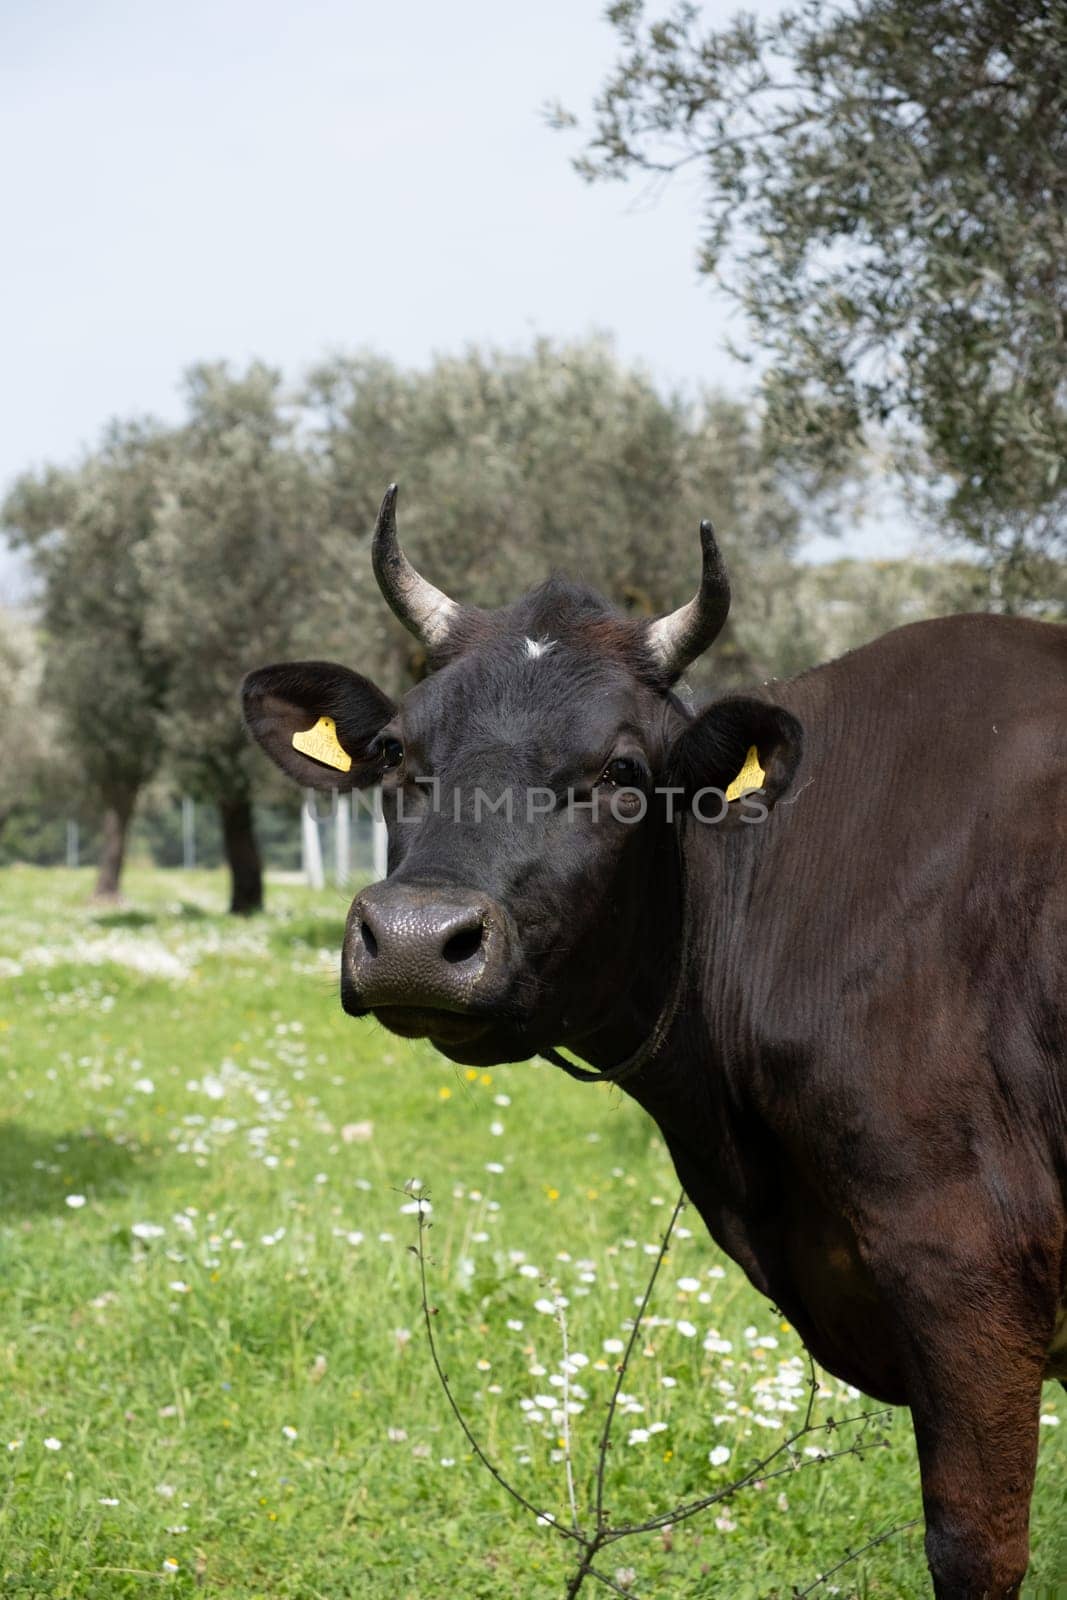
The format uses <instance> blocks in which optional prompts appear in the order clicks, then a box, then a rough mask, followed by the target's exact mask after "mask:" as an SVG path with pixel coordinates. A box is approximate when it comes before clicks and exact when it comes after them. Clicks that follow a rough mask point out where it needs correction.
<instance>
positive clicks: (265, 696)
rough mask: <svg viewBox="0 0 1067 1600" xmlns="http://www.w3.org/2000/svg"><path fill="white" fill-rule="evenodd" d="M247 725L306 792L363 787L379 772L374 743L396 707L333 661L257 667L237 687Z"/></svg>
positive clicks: (379, 760) (365, 680) (380, 766)
mask: <svg viewBox="0 0 1067 1600" xmlns="http://www.w3.org/2000/svg"><path fill="white" fill-rule="evenodd" d="M241 709H242V711H243V712H244V719H245V725H246V727H247V728H248V731H249V733H250V734H251V735H252V737H253V738H254V739H257V740H258V741H259V743H260V744H261V745H262V746H263V748H264V750H265V751H266V752H267V754H268V755H269V756H270V758H271V760H272V761H274V762H276V763H277V765H278V766H279V767H281V769H282V771H283V772H286V773H288V775H289V776H290V778H295V779H296V781H297V783H299V784H301V785H303V786H304V787H305V788H311V789H362V788H364V787H365V786H366V785H367V784H370V783H376V782H377V781H378V779H379V778H380V777H381V775H382V771H383V758H382V753H381V751H380V750H379V749H378V748H377V747H376V745H375V740H376V738H377V736H378V734H379V733H380V732H381V730H382V728H384V727H385V724H386V723H387V722H388V721H389V720H390V718H391V717H392V715H393V713H394V711H395V710H396V706H395V705H394V704H393V702H392V700H390V698H389V696H388V695H387V694H384V693H383V692H382V690H381V689H379V688H378V686H377V684H374V683H371V681H370V679H369V678H361V677H360V675H359V673H358V672H350V671H349V670H348V668H347V667H338V666H335V665H334V663H333V662H332V661H287V662H284V663H282V664H281V665H280V666H274V667H260V668H259V669H258V670H257V671H256V672H250V673H249V674H248V676H247V678H246V679H245V680H244V682H243V683H242V685H241Z"/></svg>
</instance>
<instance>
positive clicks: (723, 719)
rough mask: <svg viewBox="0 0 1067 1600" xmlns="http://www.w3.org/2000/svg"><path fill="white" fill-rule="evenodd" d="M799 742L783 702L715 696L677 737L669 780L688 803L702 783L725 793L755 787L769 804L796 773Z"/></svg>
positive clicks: (794, 721)
mask: <svg viewBox="0 0 1067 1600" xmlns="http://www.w3.org/2000/svg"><path fill="white" fill-rule="evenodd" d="M803 742H804V734H803V730H802V728H801V726H800V723H799V722H798V721H797V719H796V717H794V716H793V714H792V712H789V711H785V710H783V708H782V707H781V706H776V705H771V704H770V703H769V702H767V701H766V700H752V699H747V698H745V697H743V696H740V695H737V696H731V697H730V698H729V699H726V700H716V701H715V702H714V704H712V705H710V706H708V707H707V708H706V709H705V710H704V711H702V712H701V713H700V715H699V716H698V717H694V719H693V721H692V722H690V723H689V724H688V726H687V727H685V728H684V729H683V730H682V732H681V733H680V734H679V735H678V738H677V739H676V740H675V742H674V745H673V746H672V749H671V752H670V757H669V770H670V782H671V783H672V784H675V785H677V786H678V787H679V788H681V789H683V790H684V791H685V799H686V802H687V803H691V802H692V800H693V796H694V795H695V794H696V793H698V791H699V790H701V789H718V790H720V791H721V792H722V793H723V794H724V795H726V796H727V797H728V798H729V799H734V798H735V797H737V796H738V795H739V794H740V793H744V792H746V791H748V790H750V789H755V790H758V798H759V799H761V800H762V801H763V803H764V805H765V806H766V807H767V808H768V810H770V809H771V808H773V807H774V806H775V805H776V804H777V803H778V801H779V800H780V799H781V798H782V796H783V795H784V794H785V792H786V790H787V789H788V788H789V787H790V785H791V784H792V782H793V779H794V778H795V777H796V773H797V768H798V767H799V765H800V757H801V753H802V750H803ZM753 751H754V752H755V760H753V756H752V752H753ZM731 791H732V792H731Z"/></svg>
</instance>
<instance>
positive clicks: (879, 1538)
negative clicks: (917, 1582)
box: [793, 1517, 921, 1600]
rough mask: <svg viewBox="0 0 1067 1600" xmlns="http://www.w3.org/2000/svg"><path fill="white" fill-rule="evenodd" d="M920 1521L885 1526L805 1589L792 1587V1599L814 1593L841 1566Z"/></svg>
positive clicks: (833, 1575) (828, 1568) (917, 1524)
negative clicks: (881, 1531) (882, 1531)
mask: <svg viewBox="0 0 1067 1600" xmlns="http://www.w3.org/2000/svg"><path fill="white" fill-rule="evenodd" d="M920 1521H921V1519H920V1518H919V1517H912V1519H911V1521H910V1522H898V1523H897V1524H896V1525H895V1527H892V1528H887V1529H886V1531H885V1532H884V1533H877V1534H875V1536H874V1538H873V1539H868V1540H867V1543H866V1544H861V1545H860V1547H859V1549H858V1550H849V1551H848V1553H847V1554H846V1555H845V1556H844V1557H842V1559H841V1560H840V1561H837V1562H835V1563H834V1565H833V1566H832V1567H827V1569H826V1571H825V1572H820V1573H819V1576H818V1577H817V1578H816V1579H815V1582H814V1583H809V1584H808V1587H807V1588H806V1589H797V1588H794V1590H793V1600H804V1597H805V1596H806V1595H809V1594H814V1593H815V1591H816V1589H818V1588H819V1587H820V1586H821V1585H822V1584H824V1583H829V1581H830V1579H831V1578H833V1577H836V1575H837V1574H838V1573H839V1572H840V1571H841V1570H842V1568H844V1567H847V1566H850V1565H851V1564H852V1562H853V1561H858V1560H859V1559H860V1557H861V1556H865V1555H866V1554H867V1552H868V1551H869V1550H873V1549H874V1548H875V1546H876V1545H880V1544H885V1542H886V1540H887V1539H895V1538H896V1536H897V1534H898V1533H907V1532H909V1530H910V1529H912V1528H917V1527H919V1526H920Z"/></svg>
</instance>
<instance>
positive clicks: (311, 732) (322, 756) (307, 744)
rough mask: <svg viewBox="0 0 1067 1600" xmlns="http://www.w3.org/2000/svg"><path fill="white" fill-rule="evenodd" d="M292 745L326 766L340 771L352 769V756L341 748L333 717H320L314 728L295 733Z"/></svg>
mask: <svg viewBox="0 0 1067 1600" xmlns="http://www.w3.org/2000/svg"><path fill="white" fill-rule="evenodd" d="M292 746H293V749H294V750H299V751H300V752H301V754H302V755H305V756H311V758H312V760H313V761H321V762H322V764H323V766H324V767H336V768H337V770H338V772H349V771H351V768H352V757H351V756H350V755H349V753H348V751H347V750H342V749H341V746H340V744H339V743H338V739H337V724H336V723H335V722H334V720H333V718H332V717H320V718H319V720H318V722H316V724H315V726H314V727H313V728H305V730H304V732H303V733H294V734H293V738H292Z"/></svg>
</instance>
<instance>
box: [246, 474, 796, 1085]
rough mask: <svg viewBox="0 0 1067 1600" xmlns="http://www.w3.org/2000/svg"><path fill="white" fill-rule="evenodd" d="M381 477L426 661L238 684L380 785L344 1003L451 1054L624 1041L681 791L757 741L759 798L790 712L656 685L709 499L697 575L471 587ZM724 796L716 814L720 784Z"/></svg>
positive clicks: (671, 872)
mask: <svg viewBox="0 0 1067 1600" xmlns="http://www.w3.org/2000/svg"><path fill="white" fill-rule="evenodd" d="M395 501H396V488H395V485H394V486H393V487H392V488H390V489H389V490H388V492H387V493H386V496H385V499H384V501H383V502H382V507H381V511H380V512H379V515H378V521H377V524H376V526H375V531H374V544H373V560H374V570H375V574H376V577H377V579H378V583H379V585H380V587H381V590H382V593H383V594H384V596H385V598H386V600H387V601H388V602H389V604H390V606H391V607H392V609H393V610H394V612H395V613H396V615H397V616H398V617H399V618H400V620H401V621H402V622H403V623H404V624H405V626H406V627H408V628H409V629H410V630H411V632H412V633H414V634H415V635H416V636H417V637H418V638H419V639H420V640H421V642H422V644H423V645H424V646H425V648H426V651H427V653H428V660H429V664H430V668H431V670H430V672H429V674H428V676H427V677H426V678H425V679H424V681H423V682H421V683H420V684H418V685H417V686H416V687H415V688H414V689H412V690H411V691H410V693H409V694H407V695H406V696H405V698H404V699H403V701H402V702H401V703H400V704H399V705H397V704H395V703H394V702H393V701H392V700H391V699H390V698H389V696H388V695H386V694H384V693H383V692H382V690H381V689H379V688H377V686H376V685H375V684H373V683H371V682H370V681H369V680H368V679H367V678H363V677H361V676H359V674H358V673H355V672H351V671H349V669H348V668H347V667H341V666H335V665H332V664H330V663H327V662H320V661H305V662H295V663H289V664H285V665H281V666H271V667H263V668H261V669H260V670H259V671H256V672H253V673H250V674H249V676H248V677H247V678H246V679H245V682H244V685H243V688H242V700H243V706H244V714H245V719H246V722H247V724H248V727H249V729H250V731H251V732H252V734H253V735H254V736H255V738H256V739H258V741H259V742H260V744H261V745H262V746H263V747H264V749H265V750H266V751H267V753H268V754H269V755H270V756H271V757H272V758H273V759H274V760H275V761H276V762H277V764H278V765H279V766H280V767H282V768H283V769H284V771H286V772H287V773H288V774H289V775H290V776H291V777H293V778H295V779H296V781H297V782H298V783H300V784H302V785H304V786H309V787H313V788H319V789H334V790H341V791H346V790H350V789H352V788H362V787H365V786H368V785H373V784H379V783H380V784H381V787H382V795H383V806H384V810H385V816H386V821H387V823H388V829H389V873H388V876H387V877H386V878H385V879H384V880H383V881H382V882H380V883H376V884H374V885H372V886H371V887H370V888H369V889H366V890H364V891H363V893H362V894H360V895H359V896H357V898H356V900H355V901H354V902H353V905H352V908H351V910H350V912H349V917H348V926H347V930H346V934H345V941H344V949H343V953H342V969H341V997H342V1003H343V1005H344V1007H345V1009H346V1010H347V1011H349V1012H350V1013H351V1014H352V1015H353V1016H364V1015H366V1014H367V1013H368V1012H373V1013H374V1014H375V1015H376V1016H377V1017H378V1019H379V1020H380V1021H381V1022H383V1023H384V1024H385V1025H386V1026H387V1027H389V1028H391V1029H392V1030H393V1031H394V1032H396V1033H399V1034H402V1035H405V1036H408V1037H428V1038H430V1039H431V1040H432V1041H433V1043H434V1044H435V1045H436V1046H437V1048H438V1049H440V1050H442V1051H443V1052H444V1053H445V1054H446V1055H448V1056H450V1057H451V1058H452V1059H453V1060H457V1061H461V1062H467V1063H474V1064H478V1065H483V1064H485V1065H487V1064H491V1063H495V1062H501V1061H515V1060H522V1059H525V1058H527V1057H529V1056H531V1055H534V1054H536V1053H537V1052H538V1051H539V1050H541V1049H544V1048H546V1047H548V1046H552V1045H557V1044H560V1043H564V1044H571V1045H573V1046H575V1047H576V1048H579V1049H583V1050H585V1051H588V1050H589V1048H590V1041H599V1044H598V1045H597V1048H598V1049H599V1050H600V1053H601V1055H603V1054H604V1052H605V1051H606V1052H607V1054H608V1055H610V1054H611V1052H612V1050H613V1049H615V1048H617V1049H618V1050H620V1051H622V1052H623V1053H624V1048H625V1044H626V1041H627V1040H628V1039H632V1037H633V1034H634V1031H635V1030H637V1032H638V1034H639V1033H640V1030H641V1028H642V1026H647V1019H648V1017H649V1016H650V1015H651V1016H653V1017H654V1016H655V1013H656V1009H657V1007H658V1005H659V1004H660V1003H661V999H660V996H661V991H662V988H663V985H664V983H665V981H666V973H667V971H668V969H669V967H670V964H671V960H672V956H673V955H674V954H675V944H676V939H677V932H678V923H679V917H680V906H679V903H678V892H679V891H678V884H679V876H678V870H677V849H676V843H677V837H678V829H679V826H680V822H681V819H682V817H683V815H684V814H685V813H686V811H687V808H688V807H689V806H690V804H691V803H692V800H693V797H694V794H695V793H696V791H698V790H710V789H714V788H718V789H722V790H725V789H726V787H727V786H728V785H729V784H730V783H731V781H732V780H733V779H734V778H735V777H736V776H737V774H738V773H739V772H740V770H741V768H742V767H743V765H744V763H745V757H746V754H747V752H748V750H749V748H750V747H752V746H755V747H756V748H757V750H758V752H759V759H760V764H761V765H762V767H763V769H764V773H765V776H764V779H763V785H762V788H761V791H760V800H761V802H762V805H761V808H759V809H763V808H766V809H767V810H769V809H770V807H772V806H773V805H774V803H775V801H776V800H777V799H778V797H779V796H780V795H781V793H782V792H784V790H785V788H786V787H787V786H788V784H789V783H790V781H791V779H792V775H793V772H794V770H795V767H796V764H797V760H798V758H799V728H798V727H797V725H796V723H795V722H794V720H793V719H792V718H791V717H790V716H789V715H788V714H787V713H785V712H782V711H780V710H779V709H778V708H777V707H774V706H772V705H769V704H766V703H764V702H762V701H755V700H743V699H731V700H726V701H721V702H719V703H718V705H716V706H712V707H710V708H709V709H708V710H707V711H705V712H703V713H702V714H701V715H700V716H698V717H696V718H692V717H691V716H690V715H689V713H688V712H687V711H686V710H685V708H684V706H683V705H682V703H681V702H680V701H679V699H678V698H677V697H676V696H675V695H674V694H673V693H672V685H673V684H674V682H675V681H676V680H677V678H678V677H679V675H680V674H681V672H682V671H683V670H684V669H685V667H686V666H687V665H688V664H689V663H690V662H691V661H692V660H694V659H695V657H696V656H698V655H699V654H700V653H701V651H703V650H704V649H706V648H707V646H708V645H709V644H710V643H711V642H712V640H713V639H714V638H715V637H716V635H717V634H718V632H719V630H720V629H721V627H722V625H723V623H724V622H725V620H726V616H727V612H728V609H729V586H728V583H727V579H726V573H725V570H724V568H723V564H722V560H721V557H720V555H719V551H718V548H717V545H716V543H715V536H714V533H713V531H712V528H711V525H710V523H703V524H702V525H701V542H702V549H703V572H702V577H701V583H700V588H699V590H698V591H697V594H696V595H695V597H694V598H693V599H692V600H691V601H689V603H688V604H687V605H684V606H682V607H681V609H680V610H678V611H674V612H671V613H670V614H669V615H667V616H663V617H660V618H657V619H655V620H648V619H641V620H636V619H633V618H628V617H625V616H623V615H621V614H620V613H618V612H616V611H615V610H614V609H613V608H612V607H611V606H609V605H608V604H607V602H606V601H604V600H603V599H602V598H601V597H600V596H598V595H596V594H595V593H593V592H592V591H590V590H588V589H585V588H582V587H580V586H577V585H574V584H572V583H569V582H567V581H565V580H563V579H559V578H551V579H549V580H548V581H547V582H546V583H544V584H542V585H541V587H539V588H537V589H534V590H533V591H532V592H531V593H529V594H527V595H524V596H523V598H522V599H520V600H519V601H517V602H516V603H515V604H514V605H513V606H510V607H508V608H506V609H504V610H500V611H482V610H476V609H473V608H467V607H463V606H460V605H458V604H457V603H456V602H455V601H453V600H451V599H449V598H448V596H446V595H444V594H442V593H441V591H440V590H438V589H435V588H434V587H433V586H432V585H431V584H429V583H427V582H426V580H425V579H424V578H422V577H420V576H419V574H418V573H417V572H416V571H415V570H414V568H413V567H412V566H411V565H410V563H409V562H408V561H407V559H406V557H405V556H404V554H403V552H402V551H401V549H400V546H399V544H398V542H397V535H396V520H395ZM665 791H669V792H665ZM705 807H706V802H705ZM715 809H716V808H715V807H714V805H713V806H712V813H714V812H715ZM722 809H723V817H722V820H723V823H724V824H725V829H726V831H727V832H729V830H730V828H731V825H732V824H735V823H737V822H738V821H739V818H738V816H737V806H736V803H735V804H734V805H733V806H731V807H730V808H729V810H726V808H725V806H723V808H722ZM702 814H703V815H704V817H705V820H709V813H708V811H707V809H706V808H705V810H704V812H703V813H702ZM757 814H758V813H757ZM764 814H765V813H764ZM616 1042H617V1043H616Z"/></svg>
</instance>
